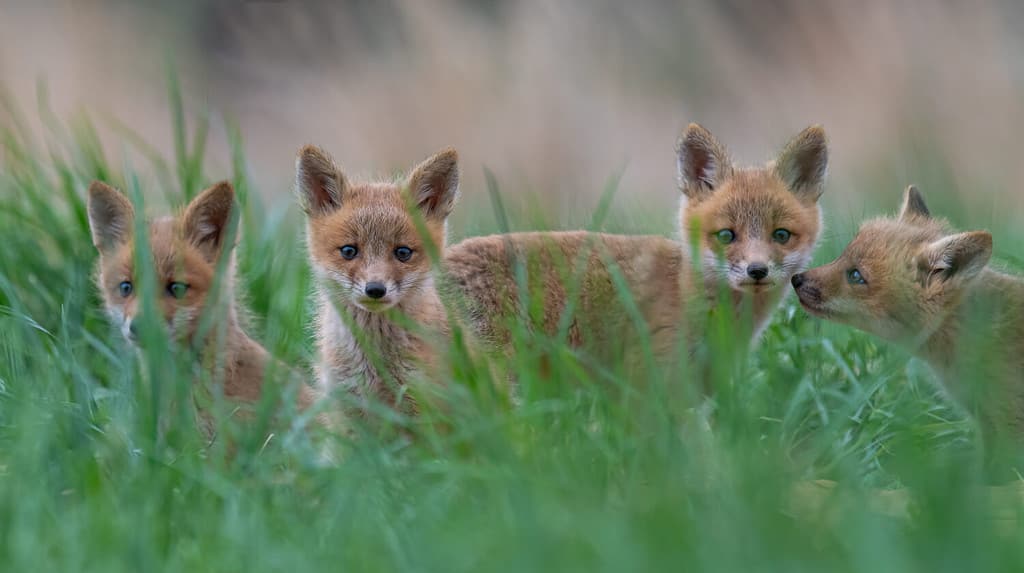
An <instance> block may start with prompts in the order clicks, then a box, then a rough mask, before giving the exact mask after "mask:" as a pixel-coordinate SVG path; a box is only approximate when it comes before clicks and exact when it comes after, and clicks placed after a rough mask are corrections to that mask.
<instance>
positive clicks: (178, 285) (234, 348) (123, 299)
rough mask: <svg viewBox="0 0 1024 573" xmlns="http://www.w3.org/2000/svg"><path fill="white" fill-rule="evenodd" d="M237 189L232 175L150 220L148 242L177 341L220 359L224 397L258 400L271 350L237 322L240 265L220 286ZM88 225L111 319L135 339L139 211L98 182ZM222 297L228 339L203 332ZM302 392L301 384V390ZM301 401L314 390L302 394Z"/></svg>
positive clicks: (160, 299)
mask: <svg viewBox="0 0 1024 573" xmlns="http://www.w3.org/2000/svg"><path fill="white" fill-rule="evenodd" d="M235 208H236V203H235V192H234V189H233V188H232V186H231V184H230V183H228V182H222V183H218V184H217V185H214V186H213V187H210V188H209V189H207V190H205V191H203V192H202V193H200V194H199V195H198V196H197V197H196V198H195V199H193V200H192V202H191V203H189V204H188V206H187V207H186V208H185V209H184V211H183V212H182V213H181V214H180V215H178V216H168V217H160V218H156V219H153V220H151V221H149V222H148V223H147V224H146V226H145V228H146V229H147V231H148V237H147V242H148V245H149V248H150V251H151V254H152V262H153V264H154V269H153V270H154V276H155V279H156V287H157V291H156V293H155V303H156V308H157V310H158V311H159V316H158V318H159V323H160V324H161V325H162V326H163V327H164V328H165V329H166V331H167V333H168V335H169V337H170V338H171V339H172V341H176V342H181V343H184V344H188V345H189V346H191V347H193V348H199V349H201V350H200V352H199V355H198V356H197V359H198V360H200V361H201V362H202V363H203V364H204V365H207V366H208V365H210V364H218V365H219V368H218V371H217V372H216V373H214V372H210V373H209V374H212V375H214V379H215V380H218V381H220V382H221V383H222V384H223V391H224V394H225V396H227V397H228V398H231V399H235V400H240V401H247V402H253V401H256V400H258V399H259V397H260V391H261V388H262V384H263V379H264V373H265V370H266V367H267V364H268V362H269V360H270V357H269V355H268V353H267V351H266V350H265V349H264V348H263V347H262V346H260V345H259V344H258V343H257V342H255V341H254V340H252V339H251V338H250V337H249V336H248V335H247V334H246V333H245V332H244V330H243V329H242V328H241V326H240V325H239V318H238V316H239V311H238V308H237V305H236V303H235V301H234V297H233V289H234V284H233V283H234V266H233V264H228V266H227V272H226V276H225V277H224V279H225V280H223V281H222V282H221V285H220V288H221V289H222V290H221V291H219V292H215V290H214V289H215V286H216V285H215V275H216V268H217V265H218V263H219V261H220V260H221V259H222V258H223V257H231V256H232V250H233V247H234V244H233V243H232V242H230V241H229V238H228V227H229V224H230V222H231V217H232V213H233V211H234V209H235ZM88 212H89V225H90V227H91V230H92V237H93V243H94V244H95V246H96V248H97V250H98V251H99V254H100V257H99V263H98V272H97V284H98V286H99V289H100V293H101V294H102V297H103V302H104V307H105V308H106V311H107V314H108V315H109V317H110V319H111V321H112V322H113V323H114V324H115V325H116V326H117V327H118V329H119V330H120V331H121V333H122V334H123V335H124V336H125V338H127V339H128V341H129V342H131V343H132V344H138V334H137V333H138V331H139V320H140V314H141V310H142V301H141V300H140V295H141V293H140V292H139V289H140V283H139V281H138V274H139V273H138V272H137V269H136V268H135V260H136V258H135V248H136V241H135V236H134V230H135V217H136V214H135V211H134V209H133V207H132V204H131V202H129V201H128V199H127V198H126V197H125V196H124V195H122V194H121V193H120V192H118V191H117V190H116V189H114V188H112V187H110V186H109V185H107V184H105V183H102V182H99V181H95V182H93V183H92V185H91V186H90V187H89V199H88ZM214 301H219V302H217V304H223V305H224V308H223V315H222V319H221V320H222V323H221V324H220V325H218V327H215V328H213V329H211V330H213V331H216V330H222V331H223V332H224V333H225V337H224V340H223V346H221V344H220V342H215V341H214V338H215V337H214V336H212V335H210V334H206V335H205V336H206V339H205V340H197V338H198V337H199V336H203V335H201V334H200V333H199V332H198V329H199V323H200V320H201V319H202V317H203V316H204V313H207V312H210V311H211V310H210V308H209V306H208V304H214ZM300 392H301V390H300ZM300 401H302V402H307V403H308V402H309V401H311V397H310V396H309V395H308V394H302V396H301V397H300Z"/></svg>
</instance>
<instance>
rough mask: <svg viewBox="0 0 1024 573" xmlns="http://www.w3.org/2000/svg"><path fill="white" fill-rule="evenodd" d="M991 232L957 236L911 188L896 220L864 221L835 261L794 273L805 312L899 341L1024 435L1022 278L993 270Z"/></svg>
mask: <svg viewBox="0 0 1024 573" xmlns="http://www.w3.org/2000/svg"><path fill="white" fill-rule="evenodd" d="M991 255H992V236H991V235H990V234H989V233H987V232H984V231H972V232H965V233H956V232H954V231H952V230H951V229H950V227H949V225H948V224H947V223H946V222H945V221H943V220H941V219H936V218H933V217H932V216H931V214H930V213H929V211H928V208H927V206H926V205H925V202H924V198H923V197H922V195H921V193H920V192H919V191H918V190H917V189H916V188H915V187H913V186H911V187H908V188H907V190H906V192H905V195H904V201H903V208H902V209H901V211H900V215H899V216H898V217H897V218H880V219H874V220H870V221H867V222H865V223H864V224H863V225H861V228H860V231H859V232H858V233H857V236H856V237H855V238H854V239H853V241H851V242H850V244H849V245H848V246H847V247H846V249H845V250H844V251H843V253H842V254H841V255H840V256H839V258H837V259H836V260H835V261H832V262H831V263H829V264H827V265H823V266H821V267H817V268H814V269H811V270H809V271H807V272H806V273H802V274H798V275H796V276H794V277H793V280H792V284H793V287H794V289H795V290H796V293H797V296H798V297H799V299H800V303H801V305H802V306H803V307H804V309H806V310H807V311H808V312H809V313H811V314H813V315H815V316H819V317H822V318H826V319H829V320H833V321H836V322H841V323H844V324H848V325H851V326H854V327H856V328H859V329H861V330H864V331H866V332H870V333H872V334H875V335H877V336H879V337H881V338H884V339H886V340H889V341H892V342H895V343H898V344H900V345H902V346H904V347H905V348H907V349H908V350H910V351H911V352H913V353H914V354H915V355H917V356H919V357H921V358H922V359H924V360H925V361H927V362H928V363H929V365H931V366H932V368H933V369H934V370H935V371H936V372H937V373H938V374H939V376H940V379H941V380H942V381H943V385H944V387H945V388H946V390H947V391H948V392H949V393H950V394H952V396H953V397H955V398H957V399H959V400H960V401H961V402H962V403H964V404H967V405H968V406H969V407H970V408H971V409H972V410H977V412H978V413H979V414H980V416H981V421H982V422H983V424H984V425H983V429H984V430H985V431H986V432H993V431H996V432H999V433H1003V432H1004V431H1006V430H1010V431H1011V435H1016V438H1017V439H1018V440H1019V439H1020V438H1021V437H1024V375H1022V372H1024V280H1022V279H1021V278H1019V277H1014V276H1011V275H1007V274H1005V273H1001V272H998V271H996V270H993V269H991V268H989V267H988V266H987V265H988V261H989V258H990V257H991Z"/></svg>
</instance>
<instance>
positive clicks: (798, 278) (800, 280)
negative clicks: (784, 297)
mask: <svg viewBox="0 0 1024 573" xmlns="http://www.w3.org/2000/svg"><path fill="white" fill-rule="evenodd" d="M789 282H791V283H793V288H800V285H802V284H804V275H803V274H801V273H798V274H795V275H793V278H791V279H789Z"/></svg>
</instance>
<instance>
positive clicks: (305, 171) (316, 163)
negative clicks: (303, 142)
mask: <svg viewBox="0 0 1024 573" xmlns="http://www.w3.org/2000/svg"><path fill="white" fill-rule="evenodd" d="M347 186H348V183H347V182H346V181H345V176H344V175H342V173H341V171H340V170H339V169H338V168H337V166H336V165H335V164H334V160H333V159H331V156H330V155H328V154H327V152H326V151H324V150H323V149H320V148H319V147H317V146H315V145H307V146H305V147H303V148H302V149H300V150H299V155H298V157H297V158H296V159H295V190H296V192H297V193H298V195H299V204H301V205H302V210H303V211H305V212H306V215H309V216H310V217H314V216H318V215H326V214H328V213H331V212H333V211H334V210H335V209H337V208H338V207H340V206H341V200H342V197H343V196H344V194H345V189H346V187H347Z"/></svg>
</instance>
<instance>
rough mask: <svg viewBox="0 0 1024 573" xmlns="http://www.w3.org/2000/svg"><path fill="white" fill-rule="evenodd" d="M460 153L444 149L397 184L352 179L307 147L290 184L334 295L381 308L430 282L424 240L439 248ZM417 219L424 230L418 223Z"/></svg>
mask: <svg viewBox="0 0 1024 573" xmlns="http://www.w3.org/2000/svg"><path fill="white" fill-rule="evenodd" d="M457 162H458V155H457V154H456V152H455V150H454V149H446V150H444V151H442V152H441V153H438V154H437V155H435V156H433V157H431V158H430V159H427V160H426V161H424V162H423V163H421V164H420V165H419V166H417V167H416V168H415V169H414V170H413V172H412V174H411V175H410V176H409V177H408V179H407V180H406V181H404V182H401V183H371V184H353V183H350V182H349V181H348V179H347V178H346V177H345V176H344V175H343V174H342V172H341V170H339V169H338V168H337V167H336V166H335V164H334V162H333V161H332V160H331V158H330V156H329V155H327V153H325V152H324V151H322V150H321V149H319V148H317V147H313V146H307V147H305V148H303V149H302V150H301V151H300V152H299V156H298V159H297V161H296V187H297V189H298V193H299V197H300V201H301V203H302V207H303V210H304V211H305V212H306V215H307V218H308V242H309V255H310V260H311V261H312V265H313V269H314V272H315V273H316V275H317V278H318V280H319V282H320V284H321V285H322V287H323V288H325V289H327V291H328V292H330V293H331V294H333V295H335V298H336V299H337V300H340V301H341V302H347V303H350V304H352V305H354V306H355V307H357V308H359V309H362V310H365V311H369V312H379V311H383V310H386V309H388V308H392V307H394V306H396V305H398V304H400V303H401V302H402V300H403V299H405V298H406V297H408V296H409V295H410V294H415V293H417V292H419V291H421V290H423V289H424V288H427V287H429V286H430V285H431V284H432V275H431V259H430V255H429V251H428V245H429V244H430V243H428V242H427V240H429V241H430V242H432V243H433V245H434V246H435V247H436V248H438V249H443V247H444V238H445V220H446V219H447V217H448V214H449V213H451V210H452V207H453V206H454V205H455V200H456V197H457V195H458V187H459V171H458V163H457ZM416 217H420V218H422V221H423V223H424V225H425V227H426V231H427V237H424V236H422V235H421V234H420V233H419V232H418V230H417V226H416V220H415V218H416Z"/></svg>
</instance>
